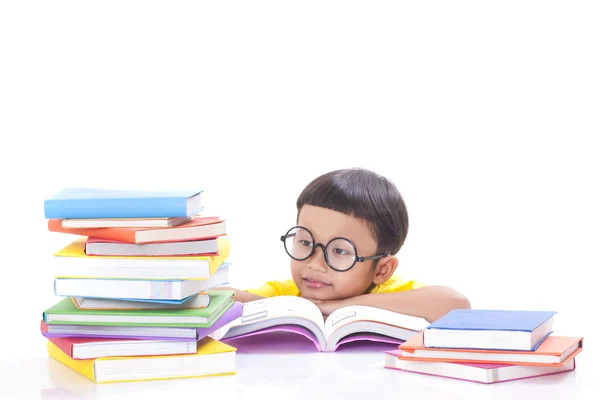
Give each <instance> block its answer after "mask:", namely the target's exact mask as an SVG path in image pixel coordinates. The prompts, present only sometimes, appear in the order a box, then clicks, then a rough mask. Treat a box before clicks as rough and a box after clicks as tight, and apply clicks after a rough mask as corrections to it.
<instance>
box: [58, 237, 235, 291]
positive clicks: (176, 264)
mask: <svg viewBox="0 0 600 400" xmlns="http://www.w3.org/2000/svg"><path fill="white" fill-rule="evenodd" d="M86 239H87V238H86V237H80V238H78V239H76V240H74V241H73V242H72V243H71V244H69V245H68V246H66V247H64V248H63V249H61V250H59V251H57V252H56V253H54V255H53V268H54V269H53V274H54V276H55V277H56V278H94V279H163V280H168V279H172V280H177V279H186V280H206V279H208V278H210V277H211V276H212V275H213V274H214V273H215V271H216V270H217V269H218V268H219V267H220V266H221V264H223V262H224V261H225V260H226V259H227V257H229V250H230V247H229V238H228V237H227V236H219V237H218V238H217V245H218V248H219V254H218V255H216V256H169V257H165V256H140V257H134V256H88V255H87V254H85V243H86Z"/></svg>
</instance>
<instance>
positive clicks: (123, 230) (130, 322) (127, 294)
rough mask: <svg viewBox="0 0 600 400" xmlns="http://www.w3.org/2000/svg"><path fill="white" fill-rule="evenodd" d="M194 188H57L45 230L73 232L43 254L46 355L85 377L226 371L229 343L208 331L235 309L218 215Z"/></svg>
mask: <svg viewBox="0 0 600 400" xmlns="http://www.w3.org/2000/svg"><path fill="white" fill-rule="evenodd" d="M201 195H202V191H189V192H173V191H155V192H150V191H126V190H103V189H65V190H62V191H61V192H59V193H58V194H56V195H55V196H53V197H52V198H50V199H48V200H46V201H45V202H44V211H45V216H46V218H47V220H48V229H49V230H50V231H51V232H61V233H66V234H72V235H75V239H74V240H73V241H72V242H71V243H70V244H69V245H67V246H66V247H64V248H62V249H60V250H59V251H57V252H56V253H55V254H54V255H53V265H52V269H53V275H54V277H55V280H54V293H55V295H57V296H60V297H63V298H62V299H61V300H60V301H58V302H57V303H56V304H54V305H53V306H51V307H49V308H48V309H46V310H45V311H44V312H43V316H42V321H41V326H40V329H41V332H42V334H43V335H44V337H46V338H47V339H48V343H47V346H48V354H49V355H50V357H52V358H54V359H56V360H58V361H59V362H61V363H63V364H65V365H66V366H68V367H70V368H72V369H74V370H76V371H77V372H79V373H81V374H83V375H85V376H87V377H88V378H90V379H92V380H93V381H95V382H118V381H137V380H151V379H172V378H180V377H195V376H207V375H223V374H233V373H235V352H236V349H235V348H234V347H231V346H229V345H227V344H224V343H221V342H219V341H217V340H215V339H213V338H211V337H210V334H211V333H212V332H214V331H215V330H217V329H219V328H221V327H222V326H224V325H226V324H228V323H229V322H231V321H233V320H235V319H237V318H239V317H240V316H241V315H242V309H243V307H242V305H241V304H240V303H238V302H235V301H234V300H233V291H229V290H215V289H216V287H218V286H220V285H223V284H225V283H227V282H228V271H229V267H230V264H229V262H227V259H228V256H229V240H228V237H227V236H226V229H225V221H224V220H223V219H220V218H218V217H203V216H201V215H200V213H201V212H202V211H203V209H204V206H203V205H202V199H201Z"/></svg>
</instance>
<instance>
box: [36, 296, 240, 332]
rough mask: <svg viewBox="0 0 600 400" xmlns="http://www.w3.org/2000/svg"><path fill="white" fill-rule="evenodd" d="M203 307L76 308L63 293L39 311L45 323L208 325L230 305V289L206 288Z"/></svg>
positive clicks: (198, 326) (165, 325) (231, 302)
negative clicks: (208, 301) (206, 293)
mask: <svg viewBox="0 0 600 400" xmlns="http://www.w3.org/2000/svg"><path fill="white" fill-rule="evenodd" d="M207 292H208V294H209V296H210V304H209V305H208V307H206V308H188V309H181V310H122V309H121V310H79V309H78V308H77V307H75V304H74V303H73V301H72V300H71V298H70V297H67V298H65V299H63V300H61V301H59V302H58V303H56V304H55V305H53V306H52V307H50V308H49V309H47V310H46V311H44V313H43V319H44V322H45V323H46V324H48V325H110V326H163V327H190V328H209V327H210V326H211V325H212V324H213V322H215V321H216V320H217V319H219V317H220V316H221V315H223V314H224V313H225V311H227V310H228V309H229V307H231V306H232V305H233V301H234V300H233V294H234V292H233V290H208V291H207Z"/></svg>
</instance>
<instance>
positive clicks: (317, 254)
mask: <svg viewBox="0 0 600 400" xmlns="http://www.w3.org/2000/svg"><path fill="white" fill-rule="evenodd" d="M296 206H297V208H298V215H297V225H299V226H301V227H304V228H306V229H307V230H308V232H306V231H304V230H300V231H298V230H296V231H294V232H298V235H295V236H298V237H297V238H294V239H292V238H288V248H290V247H291V242H292V241H294V240H296V241H300V242H298V243H295V244H294V246H296V249H299V248H300V249H301V250H300V251H301V252H302V251H304V253H303V254H302V255H301V257H297V258H303V257H304V255H306V254H308V252H307V249H308V250H310V248H311V247H312V245H313V243H315V244H316V243H321V244H322V245H323V246H326V245H327V244H328V243H329V242H330V241H331V240H332V239H335V238H344V239H348V241H343V240H340V239H336V240H335V241H332V242H331V245H330V246H329V247H328V249H327V254H328V258H329V264H331V265H332V266H333V267H338V268H336V269H332V268H330V267H329V266H328V264H327V262H326V260H325V257H324V253H323V250H324V247H320V246H316V247H315V250H314V253H312V255H310V257H308V258H306V259H303V260H297V259H294V258H292V261H291V267H292V268H291V269H292V277H293V279H294V282H295V283H296V285H297V286H298V288H299V289H300V292H301V293H302V295H303V296H304V297H308V298H313V299H318V300H333V299H343V298H348V297H354V296H358V295H361V294H364V293H365V292H367V291H368V290H369V288H370V287H371V286H372V285H374V284H380V283H383V282H385V281H386V280H387V279H388V278H389V277H390V276H392V275H393V273H394V271H395V269H396V267H397V265H398V260H397V258H396V257H395V256H394V254H396V253H397V252H398V251H399V250H400V248H401V247H402V244H403V243H404V240H405V238H406V234H407V230H408V214H407V212H406V206H405V204H404V200H403V199H402V196H401V195H400V192H399V191H398V189H397V188H396V186H395V185H394V184H393V183H392V182H390V181H388V180H387V179H386V178H384V177H382V176H380V175H378V174H376V173H374V172H371V171H369V170H365V169H343V170H337V171H332V172H328V173H326V174H324V175H321V176H319V177H317V178H316V179H314V180H313V181H312V182H310V183H309V184H308V185H307V186H306V188H304V190H303V191H302V193H301V194H300V196H299V197H298V199H297V202H296ZM311 234H312V237H311V236H310V235H311ZM313 239H314V241H313ZM300 246H303V247H300ZM353 247H355V250H354V249H353ZM297 251H298V250H297ZM355 255H357V256H358V257H371V256H376V257H373V258H374V259H370V260H365V261H363V262H360V261H358V262H356V263H352V262H351V261H354V258H355ZM342 258H344V260H345V261H343V262H342V261H341V260H342ZM350 259H352V260H350ZM349 260H350V261H349ZM359 260H360V259H359ZM351 264H353V265H352V266H351V267H350V268H349V269H347V270H346V267H347V266H350V265H351ZM340 265H341V266H342V268H339V267H340Z"/></svg>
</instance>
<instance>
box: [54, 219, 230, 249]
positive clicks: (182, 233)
mask: <svg viewBox="0 0 600 400" xmlns="http://www.w3.org/2000/svg"><path fill="white" fill-rule="evenodd" d="M62 221H63V220H62V219H49V220H48V230H49V231H50V232H60V233H71V234H73V235H80V236H88V237H95V238H99V239H108V240H115V241H118V242H126V243H134V244H140V243H160V242H183V241H188V240H201V239H209V238H215V237H217V236H221V235H225V234H226V229H225V221H224V220H223V219H221V218H219V217H196V218H192V219H191V220H190V221H188V222H185V223H183V224H181V225H177V226H173V227H165V228H73V229H70V228H63V226H62Z"/></svg>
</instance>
